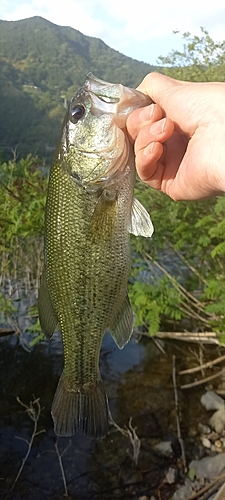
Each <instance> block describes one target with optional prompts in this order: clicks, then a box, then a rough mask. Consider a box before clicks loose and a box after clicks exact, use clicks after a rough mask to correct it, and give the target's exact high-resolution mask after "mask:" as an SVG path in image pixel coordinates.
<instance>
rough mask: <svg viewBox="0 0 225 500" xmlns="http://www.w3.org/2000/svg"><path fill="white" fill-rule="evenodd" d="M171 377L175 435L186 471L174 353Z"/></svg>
mask: <svg viewBox="0 0 225 500" xmlns="http://www.w3.org/2000/svg"><path fill="white" fill-rule="evenodd" d="M172 377H173V389H174V400H175V411H176V423H177V437H178V441H179V443H180V447H181V455H182V460H183V466H184V471H185V472H187V464H186V457H185V449H184V442H183V439H182V436H181V430H180V419H179V402H178V393H177V382H176V356H174V355H173V370H172Z"/></svg>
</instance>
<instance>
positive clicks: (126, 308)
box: [109, 295, 134, 349]
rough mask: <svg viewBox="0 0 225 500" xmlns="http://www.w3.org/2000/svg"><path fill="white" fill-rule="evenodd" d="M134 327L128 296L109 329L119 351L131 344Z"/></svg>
mask: <svg viewBox="0 0 225 500" xmlns="http://www.w3.org/2000/svg"><path fill="white" fill-rule="evenodd" d="M133 326H134V315H133V312H132V309H131V305H130V300H129V297H128V295H127V296H126V299H125V301H124V303H123V305H122V307H121V309H120V310H119V313H118V314H117V315H116V317H115V319H114V321H113V323H112V324H111V325H110V327H109V328H110V332H111V335H112V337H113V339H114V340H115V342H116V344H117V346H118V347H119V349H123V347H124V346H125V345H126V344H127V342H129V340H130V338H131V335H132V332H133Z"/></svg>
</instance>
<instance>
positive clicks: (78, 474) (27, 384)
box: [0, 333, 212, 500]
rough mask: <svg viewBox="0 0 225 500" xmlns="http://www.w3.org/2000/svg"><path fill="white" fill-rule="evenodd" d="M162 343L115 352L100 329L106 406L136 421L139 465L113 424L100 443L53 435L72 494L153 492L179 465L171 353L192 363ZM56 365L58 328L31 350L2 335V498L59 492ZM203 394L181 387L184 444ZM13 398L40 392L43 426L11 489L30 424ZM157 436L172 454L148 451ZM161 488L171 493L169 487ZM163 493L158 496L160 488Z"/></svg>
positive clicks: (181, 349)
mask: <svg viewBox="0 0 225 500" xmlns="http://www.w3.org/2000/svg"><path fill="white" fill-rule="evenodd" d="M164 347H165V350H166V353H167V354H166V356H165V355H164V354H162V353H161V352H160V351H159V350H158V349H157V347H156V346H155V345H154V343H153V342H152V341H151V340H148V339H144V340H142V341H141V342H139V343H137V342H136V341H135V340H134V339H132V340H131V342H130V343H129V344H128V345H127V346H126V347H125V348H124V349H123V350H122V351H120V350H119V349H118V348H117V347H116V345H115V344H114V342H113V340H112V339H111V337H110V335H109V334H106V336H105V339H104V342H103V347H102V353H101V360H100V369H101V373H102V377H103V380H104V383H105V386H106V390H107V394H108V397H109V402H110V408H111V411H112V414H113V417H114V419H115V420H116V422H117V423H118V424H119V425H120V426H121V427H123V426H124V425H128V421H129V418H130V417H131V416H132V425H133V426H136V427H137V434H138V436H139V437H140V439H141V452H140V456H139V461H138V465H137V466H135V465H134V463H133V461H132V445H131V443H130V442H129V440H128V439H127V438H126V437H124V436H123V435H121V433H120V432H118V431H116V430H115V428H112V429H111V430H110V433H109V435H108V436H107V437H106V438H105V439H104V440H102V441H100V442H95V441H92V440H90V439H88V438H86V437H85V436H83V435H81V434H77V435H76V436H74V437H72V438H71V439H69V438H59V440H58V445H59V450H60V453H61V454H62V455H63V456H62V460H63V466H64V471H65V476H66V481H67V487H68V492H69V495H70V496H71V498H73V499H80V500H82V499H89V498H93V499H102V500H103V499H113V498H114V499H115V498H138V497H139V496H141V495H148V496H151V495H152V494H154V493H155V490H156V489H157V488H158V487H159V485H160V484H161V481H162V479H163V477H164V475H165V470H166V469H167V468H168V466H169V465H170V464H176V463H177V458H178V457H179V446H177V439H176V423H175V413H174V396H173V385H172V377H171V373H172V354H173V353H174V352H175V353H176V354H177V363H178V366H180V367H182V368H185V367H186V366H187V365H188V364H189V363H190V353H189V350H188V347H187V345H186V344H185V346H179V345H177V344H174V343H172V342H166V343H165V346H164ZM210 349H212V348H210ZM62 366H63V356H62V344H61V340H60V335H59V334H58V333H56V334H55V335H54V336H53V339H52V341H50V342H47V341H43V342H41V343H39V344H38V345H37V346H35V348H33V349H32V350H31V352H30V353H28V352H26V351H25V350H24V349H23V348H22V347H21V345H20V344H19V342H18V340H17V339H16V338H15V336H13V338H12V337H11V336H10V337H8V338H3V339H2V340H1V342H0V379H1V385H0V401H1V408H0V471H1V472H0V477H1V479H0V481H1V482H0V488H1V491H2V493H1V495H2V496H1V498H4V496H5V495H7V494H8V498H10V499H11V498H12V499H16V500H17V499H18V500H20V499H26V500H36V499H38V500H39V499H40V498H41V499H45V498H49V499H57V498H62V497H63V493H64V487H63V479H62V474H61V472H60V466H59V459H58V457H57V454H56V449H55V442H56V437H55V435H54V431H53V424H52V419H51V414H50V409H51V402H52V399H53V395H54V393H55V389H56V385H57V382H58V378H59V375H60V374H61V371H62ZM182 382H183V380H182ZM202 392H203V390H202V389H201V388H200V389H199V388H198V389H196V390H195V391H193V390H192V391H186V392H185V391H183V392H181V391H180V393H179V400H180V406H181V413H182V415H183V419H182V420H181V423H182V432H183V434H184V437H185V439H186V441H187V445H188V442H189V441H190V439H189V438H188V429H189V427H190V426H191V425H194V423H196V421H197V422H198V421H200V420H201V421H202V422H203V421H204V416H203V410H202V408H201V406H200V402H199V398H200V395H201V394H202ZM18 396H19V397H20V400H21V401H22V402H24V403H25V404H27V405H29V402H30V401H31V400H33V399H34V397H38V398H40V404H41V406H42V407H43V410H42V412H41V416H40V419H39V422H38V430H42V429H44V430H45V432H43V433H41V434H39V435H38V436H36V437H35V439H34V443H33V446H32V450H31V453H30V455H29V457H28V460H27V462H26V464H25V467H24V469H23V471H22V473H21V476H20V478H19V479H18V482H17V483H16V485H15V488H14V490H13V492H10V487H11V486H12V484H13V481H14V480H15V477H16V474H17V472H18V470H19V467H20V465H21V461H22V459H23V457H24V456H25V454H26V451H27V443H26V442H25V441H23V440H22V439H26V440H28V441H29V439H30V437H31V435H32V432H33V422H32V420H31V419H30V418H29V416H28V414H27V412H26V411H25V408H23V407H22V406H21V405H20V404H19V403H18V402H17V400H16V398H17V397H18ZM205 418H207V416H206V417H205ZM18 438H19V439H18ZM21 438H22V439H21ZM161 439H164V440H166V439H169V440H171V441H172V442H173V443H174V454H173V456H171V457H163V456H161V455H160V454H158V453H156V452H155V451H154V443H155V442H156V441H157V440H161ZM70 443H71V444H70ZM69 444H70V446H69V447H68V445H69ZM193 446H194V444H192V451H193ZM67 447H68V448H67ZM192 458H193V457H192ZM162 488H163V487H162ZM170 488H171V487H170ZM167 492H168V494H169V493H170V496H172V492H171V491H169V490H168V486H167ZM161 493H162V498H163V490H161ZM164 498H169V496H168V497H167V496H164Z"/></svg>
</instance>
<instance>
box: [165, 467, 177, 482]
mask: <svg viewBox="0 0 225 500" xmlns="http://www.w3.org/2000/svg"><path fill="white" fill-rule="evenodd" d="M177 480H178V470H177V469H175V468H174V467H170V468H169V469H168V471H167V473H166V477H165V481H166V482H167V483H168V484H173V483H177Z"/></svg>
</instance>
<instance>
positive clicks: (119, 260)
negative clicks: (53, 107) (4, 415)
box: [38, 74, 153, 438]
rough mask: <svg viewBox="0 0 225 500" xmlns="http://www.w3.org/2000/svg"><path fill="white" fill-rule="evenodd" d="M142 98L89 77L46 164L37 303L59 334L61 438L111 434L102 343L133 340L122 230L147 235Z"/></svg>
mask: <svg viewBox="0 0 225 500" xmlns="http://www.w3.org/2000/svg"><path fill="white" fill-rule="evenodd" d="M149 103H150V99H149V98H148V97H147V96H145V95H143V94H142V93H140V92H138V91H137V90H133V89H130V88H127V87H124V86H122V85H115V84H111V83H107V82H104V81H102V80H99V79H98V78H95V77H94V76H93V75H92V74H88V76H87V79H86V81H85V83H84V85H83V87H82V88H81V89H80V90H79V91H78V92H77V93H76V94H75V96H74V97H73V99H72V101H71V103H70V106H69V109H68V112H67V114H66V117H65V121H64V124H63V129H62V136H61V140H60V143H59V145H58V147H57V150H56V153H55V158H54V160H53V164H52V167H51V171H50V177H49V185H48V194H47V202H46V216H45V264H44V270H43V274H42V279H41V286H40V291H39V298H38V309H39V316H40V323H41V326H42V329H43V332H44V333H45V335H46V336H47V337H51V336H52V334H53V333H54V330H55V329H56V327H57V325H58V324H59V325H60V329H61V332H62V339H63V346H64V371H63V373H62V375H61V378H60V380H59V384H58V387H57V390H56V394H55V397H54V400H53V405H52V416H53V421H54V428H55V432H56V434H58V435H61V436H71V435H73V434H74V433H75V432H77V431H79V430H80V431H82V432H83V433H84V434H86V435H87V436H89V437H93V438H103V437H104V436H105V435H106V434H107V432H108V425H109V423H108V421H109V414H108V403H107V396H106V393H105V389H104V386H103V382H102V380H101V376H100V372H99V354H100V348H101V343H102V339H103V336H104V333H105V330H106V329H107V328H109V329H110V332H111V334H112V336H113V338H114V340H115V342H116V344H117V345H118V347H119V348H120V349H122V348H123V347H124V345H125V344H126V343H127V342H128V341H129V339H130V337H131V334H132V330H133V314H132V310H131V306H130V302H129V298H128V295H127V281H128V277H129V273H130V241H129V240H130V236H129V233H130V232H131V233H134V234H135V235H142V236H146V237H150V236H151V235H152V232H153V226H152V223H151V220H150V217H149V215H148V213H147V212H146V210H145V209H144V207H143V206H142V205H141V204H140V203H139V202H138V201H137V200H135V199H134V197H133V190H134V182H135V166H134V154H133V147H132V145H131V144H130V142H129V140H128V136H127V132H126V129H125V125H126V119H127V116H128V115H129V113H130V112H131V111H133V110H134V109H135V108H138V107H142V106H145V105H147V104H149Z"/></svg>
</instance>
